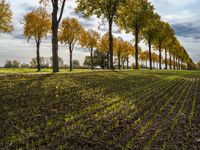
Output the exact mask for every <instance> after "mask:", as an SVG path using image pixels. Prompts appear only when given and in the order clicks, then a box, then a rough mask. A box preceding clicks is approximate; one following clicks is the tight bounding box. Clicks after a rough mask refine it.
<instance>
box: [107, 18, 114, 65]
mask: <svg viewBox="0 0 200 150" xmlns="http://www.w3.org/2000/svg"><path fill="white" fill-rule="evenodd" d="M108 22H109V53H110V69H114V66H113V36H112V24H113V20H112V19H110V20H109V21H108Z"/></svg>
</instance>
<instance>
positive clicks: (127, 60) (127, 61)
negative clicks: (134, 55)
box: [126, 57, 129, 69]
mask: <svg viewBox="0 0 200 150" xmlns="http://www.w3.org/2000/svg"><path fill="white" fill-rule="evenodd" d="M126 63H127V64H126V67H127V69H129V66H128V64H129V58H128V57H127V58H126Z"/></svg>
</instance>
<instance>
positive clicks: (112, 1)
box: [76, 0, 125, 69]
mask: <svg viewBox="0 0 200 150" xmlns="http://www.w3.org/2000/svg"><path fill="white" fill-rule="evenodd" d="M76 2H77V3H78V6H77V8H76V10H77V11H79V12H81V13H82V14H83V15H84V17H86V18H87V17H89V16H91V15H97V17H98V18H100V17H102V18H105V19H106V20H107V21H108V25H109V32H108V33H109V34H108V35H109V49H108V50H109V54H110V59H109V60H110V69H114V66H113V36H112V26H113V22H114V21H115V20H116V18H117V11H118V8H119V7H120V6H121V5H122V4H123V3H124V2H125V0H76Z"/></svg>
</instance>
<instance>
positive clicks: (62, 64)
mask: <svg viewBox="0 0 200 150" xmlns="http://www.w3.org/2000/svg"><path fill="white" fill-rule="evenodd" d="M49 59H50V63H51V66H52V67H53V57H50V58H49ZM58 66H59V67H64V61H63V59H62V58H61V57H58Z"/></svg>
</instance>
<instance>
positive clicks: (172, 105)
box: [0, 71, 200, 150]
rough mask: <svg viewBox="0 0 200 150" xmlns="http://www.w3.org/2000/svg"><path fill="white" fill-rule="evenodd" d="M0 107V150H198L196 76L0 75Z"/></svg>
mask: <svg viewBox="0 0 200 150" xmlns="http://www.w3.org/2000/svg"><path fill="white" fill-rule="evenodd" d="M9 72H10V71H9ZM22 72H23V71H22ZM23 73H24V72H23ZM0 102H1V105H0V120H1V124H0V147H1V149H5V150H7V149H48V150H49V149H52V150H53V149H60V150H62V149H67V150H68V149H69V150H70V149H71V150H78V149H83V150H84V149H86V150H89V149H99V150H104V149H113V150H118V149H136V150H140V149H152V150H155V149H191V150H193V149H194V150H195V149H200V117H199V116H200V73H199V72H197V71H191V72H188V71H113V72H111V71H105V72H104V71H96V72H88V71H86V72H75V73H59V74H50V73H48V74H5V72H2V73H1V75H0Z"/></svg>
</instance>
